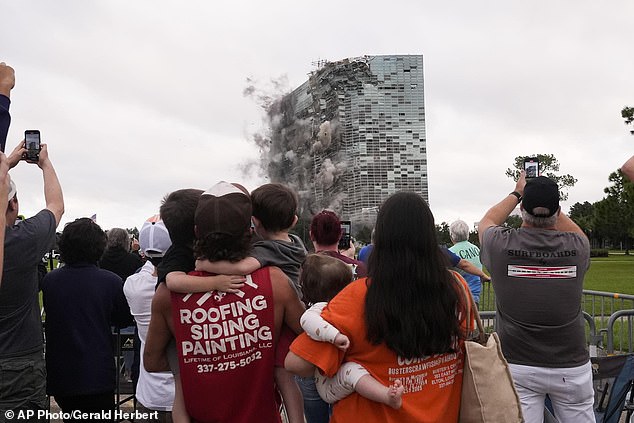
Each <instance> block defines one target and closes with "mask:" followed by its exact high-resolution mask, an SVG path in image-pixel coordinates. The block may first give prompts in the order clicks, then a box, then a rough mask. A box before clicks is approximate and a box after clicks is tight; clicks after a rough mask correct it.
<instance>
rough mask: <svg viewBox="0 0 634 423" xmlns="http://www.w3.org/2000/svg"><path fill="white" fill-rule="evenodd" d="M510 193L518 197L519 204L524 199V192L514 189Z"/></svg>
mask: <svg viewBox="0 0 634 423" xmlns="http://www.w3.org/2000/svg"><path fill="white" fill-rule="evenodd" d="M509 195H514V196H516V197H517V204H519V203H520V202H521V201H522V194H520V193H519V192H517V191H513V192H511V193H509Z"/></svg>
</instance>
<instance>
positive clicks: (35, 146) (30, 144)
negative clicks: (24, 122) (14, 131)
mask: <svg viewBox="0 0 634 423" xmlns="http://www.w3.org/2000/svg"><path fill="white" fill-rule="evenodd" d="M24 146H25V147H26V159H27V160H30V161H34V162H36V161H38V160H39V159H40V149H41V143H40V131H38V130H35V129H32V130H27V131H25V132H24Z"/></svg>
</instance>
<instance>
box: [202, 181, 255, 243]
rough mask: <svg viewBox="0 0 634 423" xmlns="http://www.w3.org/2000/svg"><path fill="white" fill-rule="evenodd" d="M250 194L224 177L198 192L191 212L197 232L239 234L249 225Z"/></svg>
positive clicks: (249, 226) (246, 229)
mask: <svg viewBox="0 0 634 423" xmlns="http://www.w3.org/2000/svg"><path fill="white" fill-rule="evenodd" d="M251 213H252V207H251V197H250V196H249V193H248V191H246V190H245V189H244V188H243V187H242V186H241V185H239V184H230V183H228V182H225V181H221V182H218V183H217V184H216V185H214V186H212V187H211V188H209V189H208V190H207V191H205V192H204V193H202V195H201V196H200V200H198V207H197V208H196V214H195V216H194V222H195V223H196V229H197V233H198V236H199V237H201V236H204V235H207V234H211V233H215V234H224V235H229V236H242V235H244V234H245V233H247V232H248V231H249V230H250V228H251Z"/></svg>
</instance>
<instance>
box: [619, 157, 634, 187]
mask: <svg viewBox="0 0 634 423" xmlns="http://www.w3.org/2000/svg"><path fill="white" fill-rule="evenodd" d="M621 172H623V174H624V175H625V176H627V179H629V180H630V181H632V182H634V156H632V157H630V158H629V160H628V161H626V162H625V163H623V166H621Z"/></svg>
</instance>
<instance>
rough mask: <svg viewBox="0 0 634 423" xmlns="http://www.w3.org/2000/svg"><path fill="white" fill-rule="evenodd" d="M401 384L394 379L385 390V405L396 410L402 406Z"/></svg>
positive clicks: (398, 380) (402, 389) (402, 388)
mask: <svg viewBox="0 0 634 423" xmlns="http://www.w3.org/2000/svg"><path fill="white" fill-rule="evenodd" d="M404 390H405V388H404V387H403V382H401V380H400V379H396V380H395V381H394V383H393V384H391V385H390V387H389V388H388V390H387V405H389V406H390V407H392V408H394V409H396V410H398V409H399V408H401V405H403V391H404Z"/></svg>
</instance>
